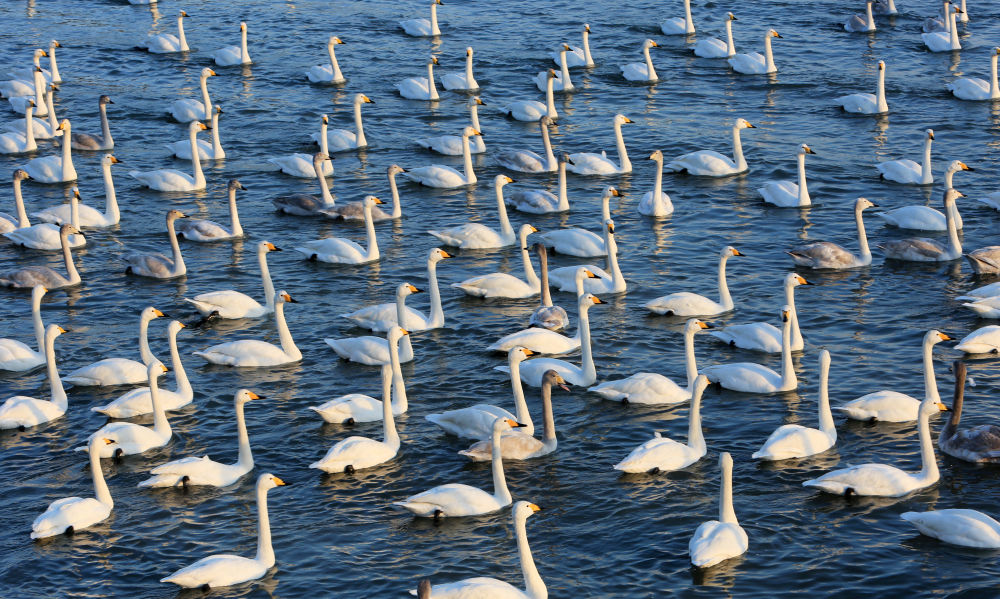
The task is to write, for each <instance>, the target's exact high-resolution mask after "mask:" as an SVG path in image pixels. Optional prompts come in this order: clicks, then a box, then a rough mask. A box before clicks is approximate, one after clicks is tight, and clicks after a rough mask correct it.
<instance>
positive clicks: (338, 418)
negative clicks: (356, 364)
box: [309, 393, 382, 424]
mask: <svg viewBox="0 0 1000 599" xmlns="http://www.w3.org/2000/svg"><path fill="white" fill-rule="evenodd" d="M309 409H310V410H312V411H314V412H316V413H317V414H319V415H320V416H321V417H322V418H323V420H325V421H327V422H330V423H333V424H344V423H345V422H347V421H348V420H349V419H353V420H354V422H378V421H380V420H382V402H381V401H380V400H378V399H375V398H374V397H369V396H367V395H362V394H361V393H349V394H347V395H342V396H340V397H335V398H333V399H331V400H329V401H326V402H324V403H322V404H320V405H318V406H309Z"/></svg>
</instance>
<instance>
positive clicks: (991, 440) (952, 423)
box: [938, 360, 1000, 464]
mask: <svg viewBox="0 0 1000 599" xmlns="http://www.w3.org/2000/svg"><path fill="white" fill-rule="evenodd" d="M952 370H954V372H955V400H954V402H953V403H952V404H951V418H950V419H949V420H948V422H947V423H946V424H945V425H944V427H943V428H942V429H941V433H940V434H939V435H938V448H939V449H941V451H942V452H944V453H946V454H948V455H950V456H952V457H955V458H958V459H960V460H965V461H966V462H973V463H993V464H995V463H998V462H1000V426H997V425H995V424H980V425H979V426H975V427H971V428H966V429H964V430H958V423H959V421H960V420H961V418H962V401H963V399H964V395H965V370H966V368H965V362H962V361H961V360H955V362H953V363H952Z"/></svg>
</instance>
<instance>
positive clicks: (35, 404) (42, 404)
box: [0, 395, 66, 429]
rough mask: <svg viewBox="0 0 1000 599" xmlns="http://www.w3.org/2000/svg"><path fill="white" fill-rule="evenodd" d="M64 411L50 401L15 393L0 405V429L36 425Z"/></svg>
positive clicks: (58, 415) (52, 418) (50, 419)
mask: <svg viewBox="0 0 1000 599" xmlns="http://www.w3.org/2000/svg"><path fill="white" fill-rule="evenodd" d="M65 413H66V412H65V410H63V409H61V408H60V407H59V406H57V405H56V404H55V403H53V402H51V401H48V400H44V399H35V398H34V397H25V396H23V395H17V396H14V397H11V398H10V399H8V400H7V401H5V402H3V405H0V429H14V428H21V427H25V428H27V427H30V426H38V425H39V424H44V423H46V422H50V421H52V420H55V419H56V418H59V417H60V416H62V415H63V414H65Z"/></svg>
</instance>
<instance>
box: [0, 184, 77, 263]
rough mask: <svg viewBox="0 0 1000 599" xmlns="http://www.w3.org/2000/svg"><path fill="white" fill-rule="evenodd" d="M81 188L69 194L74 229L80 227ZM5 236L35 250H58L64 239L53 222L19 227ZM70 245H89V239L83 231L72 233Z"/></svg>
mask: <svg viewBox="0 0 1000 599" xmlns="http://www.w3.org/2000/svg"><path fill="white" fill-rule="evenodd" d="M79 204H80V190H79V189H77V188H75V187H74V188H73V193H72V194H71V195H70V196H69V206H70V215H71V217H72V218H70V224H71V225H73V228H74V229H77V230H79V228H80V211H79ZM3 236H4V237H6V238H7V239H9V240H11V241H12V242H14V243H15V244H17V245H19V246H21V247H25V248H32V249H35V250H58V249H60V248H61V247H62V239H61V238H60V236H59V226H58V225H54V224H52V223H42V224H38V225H29V226H27V227H19V228H17V229H14V230H13V231H10V232H8V233H4V234H3ZM68 241H69V247H71V248H73V249H76V248H81V247H83V246H85V245H87V240H86V238H85V237H84V236H83V234H82V233H79V234H76V233H75V234H73V235H70V237H69V239H68Z"/></svg>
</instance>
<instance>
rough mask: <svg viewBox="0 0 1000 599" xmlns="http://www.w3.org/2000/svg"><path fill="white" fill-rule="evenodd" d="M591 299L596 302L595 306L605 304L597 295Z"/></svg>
mask: <svg viewBox="0 0 1000 599" xmlns="http://www.w3.org/2000/svg"><path fill="white" fill-rule="evenodd" d="M590 299H591V301H593V302H594V303H595V304H603V303H604V302H602V301H601V298H599V297H597V296H596V295H595V296H593V297H591V298H590Z"/></svg>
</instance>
